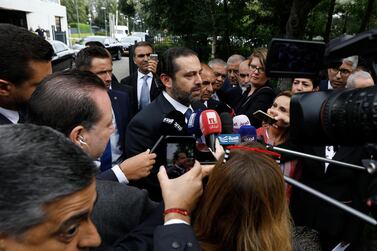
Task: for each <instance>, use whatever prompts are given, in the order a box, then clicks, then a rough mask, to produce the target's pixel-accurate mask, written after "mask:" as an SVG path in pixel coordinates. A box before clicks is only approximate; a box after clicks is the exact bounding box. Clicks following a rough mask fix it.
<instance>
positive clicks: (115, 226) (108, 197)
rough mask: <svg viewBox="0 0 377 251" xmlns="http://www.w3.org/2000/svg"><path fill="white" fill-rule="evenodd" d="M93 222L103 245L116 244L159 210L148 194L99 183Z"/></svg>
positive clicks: (129, 188) (107, 182) (107, 183)
mask: <svg viewBox="0 0 377 251" xmlns="http://www.w3.org/2000/svg"><path fill="white" fill-rule="evenodd" d="M96 185H97V188H96V189H97V201H96V203H95V205H94V209H93V215H92V219H93V222H94V224H95V226H96V227H97V230H98V233H99V234H100V236H101V239H102V243H103V245H108V244H113V243H114V242H115V241H116V240H117V239H119V238H121V237H123V236H125V235H126V234H128V233H129V232H130V231H131V230H132V229H134V228H135V227H136V226H138V225H139V224H141V223H142V222H143V221H144V220H145V219H146V218H147V217H148V215H149V214H151V213H152V212H153V210H154V209H155V208H156V207H157V206H158V204H157V203H155V202H153V201H151V200H150V199H149V197H148V193H147V192H146V191H145V190H141V189H138V188H135V187H131V186H127V185H125V184H120V183H117V182H112V181H102V180H97V184H96Z"/></svg>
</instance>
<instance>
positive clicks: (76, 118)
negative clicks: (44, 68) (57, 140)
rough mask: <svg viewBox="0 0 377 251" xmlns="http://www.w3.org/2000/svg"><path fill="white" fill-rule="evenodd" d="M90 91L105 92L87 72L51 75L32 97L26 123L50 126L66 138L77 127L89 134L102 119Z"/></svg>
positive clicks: (93, 76)
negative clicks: (87, 131) (88, 131)
mask: <svg viewBox="0 0 377 251" xmlns="http://www.w3.org/2000/svg"><path fill="white" fill-rule="evenodd" d="M94 89H101V90H104V91H107V89H106V87H105V85H104V84H103V82H102V80H101V79H100V78H98V77H97V76H96V75H95V74H93V73H91V72H88V71H79V70H70V71H65V72H58V73H55V74H52V75H50V76H48V77H47V78H46V79H44V80H43V81H42V83H41V84H40V85H39V86H38V87H37V88H36V90H35V91H34V93H33V94H32V96H31V98H30V100H29V104H28V109H27V118H26V120H27V121H28V122H30V123H34V124H37V125H45V126H50V127H52V128H54V129H56V130H58V131H60V132H62V133H64V134H65V135H67V136H68V135H69V134H70V132H71V131H72V129H73V128H75V127H76V126H77V125H82V126H84V127H85V128H86V129H88V130H90V129H91V128H92V127H93V125H95V124H96V123H97V122H98V121H99V120H100V118H101V116H102V114H101V113H100V111H99V109H98V107H97V105H96V103H95V101H94V100H93V97H92V96H91V94H90V93H91V92H92V91H93V90H94Z"/></svg>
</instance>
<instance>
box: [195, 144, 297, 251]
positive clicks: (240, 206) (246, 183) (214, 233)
mask: <svg viewBox="0 0 377 251" xmlns="http://www.w3.org/2000/svg"><path fill="white" fill-rule="evenodd" d="M261 148H262V147H261V146H260V145H259V144H255V143H252V144H250V143H249V144H248V145H241V146H235V149H232V150H231V151H230V154H229V159H228V160H227V161H226V163H223V162H222V161H219V162H218V163H217V164H216V166H215V167H214V169H213V171H212V173H211V174H210V176H209V179H208V183H207V186H206V188H205V190H204V193H203V196H202V198H201V200H200V202H199V204H198V206H197V210H196V211H195V212H194V215H193V226H194V230H195V233H196V236H197V238H198V240H199V241H200V243H201V245H202V248H203V250H205V251H215V250H216V251H219V250H235V251H241V250H242V251H277V250H284V251H289V250H291V249H292V248H291V242H292V240H291V222H290V216H289V210H288V206H287V199H286V196H285V191H284V180H283V176H282V173H281V171H280V169H279V166H278V164H277V163H276V162H275V160H274V159H273V158H271V156H269V155H268V154H266V153H261ZM263 151H264V152H267V153H270V152H269V151H267V150H262V152H263Z"/></svg>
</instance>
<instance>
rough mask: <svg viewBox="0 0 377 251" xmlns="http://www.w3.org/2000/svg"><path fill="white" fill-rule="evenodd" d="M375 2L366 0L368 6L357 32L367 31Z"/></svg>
mask: <svg viewBox="0 0 377 251" xmlns="http://www.w3.org/2000/svg"><path fill="white" fill-rule="evenodd" d="M374 1H375V0H368V4H367V7H366V10H365V12H364V13H365V14H364V16H363V19H362V20H361V25H360V29H359V32H363V31H365V30H366V29H367V27H368V24H369V20H370V17H371V16H372V10H373V4H374Z"/></svg>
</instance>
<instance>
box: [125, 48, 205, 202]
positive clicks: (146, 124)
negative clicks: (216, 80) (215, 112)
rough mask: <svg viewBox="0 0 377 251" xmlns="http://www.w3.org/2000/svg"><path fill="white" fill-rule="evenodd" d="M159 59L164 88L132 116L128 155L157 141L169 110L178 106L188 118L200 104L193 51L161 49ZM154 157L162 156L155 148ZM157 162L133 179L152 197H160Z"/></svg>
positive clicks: (197, 70)
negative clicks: (140, 175) (147, 173)
mask: <svg viewBox="0 0 377 251" xmlns="http://www.w3.org/2000/svg"><path fill="white" fill-rule="evenodd" d="M161 63H162V66H161V75H160V80H161V82H162V84H163V89H164V90H163V92H162V93H161V94H160V95H159V96H158V97H157V98H156V99H155V100H154V101H153V102H152V103H151V104H150V105H148V106H147V107H146V108H145V109H143V110H141V111H140V112H139V113H138V114H137V115H136V116H135V117H134V118H133V119H132V120H131V122H130V124H129V126H128V128H127V132H126V140H127V148H126V154H127V157H131V156H134V155H135V154H139V153H141V152H143V151H145V149H148V148H149V149H150V148H151V147H152V146H153V145H154V144H155V143H156V141H157V140H158V138H159V137H160V136H161V134H160V132H161V130H160V129H161V128H160V126H161V122H162V120H163V119H164V118H165V116H166V115H167V114H168V113H169V112H171V111H173V110H177V111H179V112H181V113H182V114H184V115H185V116H186V118H187V117H189V115H190V114H191V113H192V112H193V111H194V109H196V108H199V107H198V106H199V105H200V104H199V103H200V102H195V101H199V99H200V87H201V83H202V79H201V77H200V72H201V70H202V67H201V65H200V61H199V58H198V56H197V55H196V53H195V52H194V51H192V50H190V49H187V48H181V47H174V48H170V49H168V50H167V51H166V52H165V53H164V55H163V57H162V62H161ZM201 108H203V104H201ZM204 108H205V107H204ZM157 158H158V159H159V158H161V156H159V154H158V151H157ZM156 163H157V165H155V166H154V167H153V168H152V170H151V174H150V175H149V176H148V177H146V178H145V179H141V180H139V181H137V182H136V183H133V184H134V185H136V186H138V187H141V188H146V189H147V190H148V192H149V196H150V198H152V199H153V200H159V199H161V192H160V187H159V183H158V180H157V176H156V175H157V172H158V166H159V164H161V163H159V161H158V160H157V161H156ZM131 184H132V183H131Z"/></svg>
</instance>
